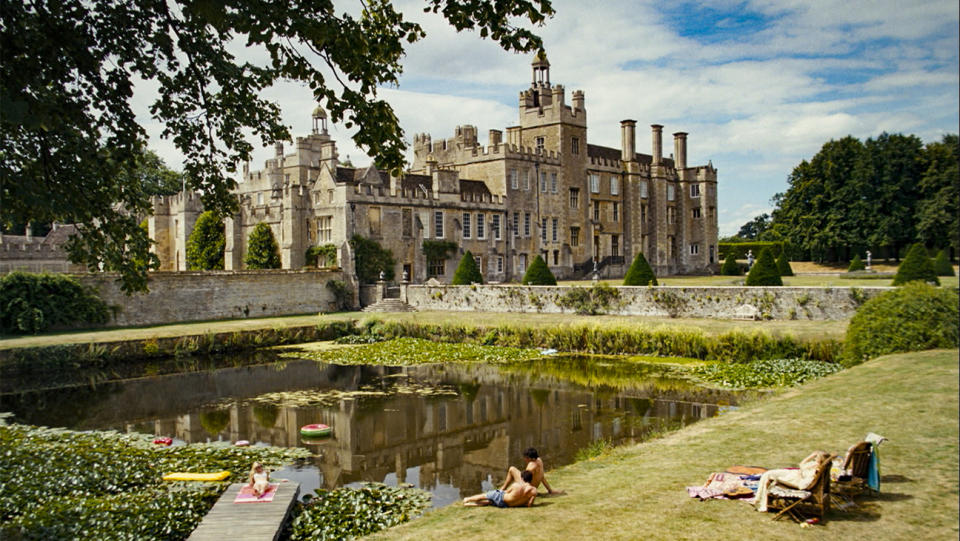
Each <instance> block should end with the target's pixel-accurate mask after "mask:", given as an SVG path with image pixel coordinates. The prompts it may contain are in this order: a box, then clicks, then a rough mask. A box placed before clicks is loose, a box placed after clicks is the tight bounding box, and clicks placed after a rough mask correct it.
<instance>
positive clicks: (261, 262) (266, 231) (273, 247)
mask: <svg viewBox="0 0 960 541" xmlns="http://www.w3.org/2000/svg"><path fill="white" fill-rule="evenodd" d="M243 261H244V263H246V264H247V268H248V269H279V268H280V250H279V247H278V246H277V239H275V238H274V237H273V231H272V230H271V229H270V226H269V225H267V224H265V223H263V222H260V223H258V224H257V225H256V226H254V228H253V231H251V232H250V237H249V238H247V256H246V257H245V258H244V260H243Z"/></svg>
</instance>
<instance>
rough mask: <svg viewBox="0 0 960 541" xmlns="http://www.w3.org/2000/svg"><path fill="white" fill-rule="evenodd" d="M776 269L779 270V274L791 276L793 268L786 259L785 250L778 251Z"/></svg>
mask: <svg viewBox="0 0 960 541" xmlns="http://www.w3.org/2000/svg"><path fill="white" fill-rule="evenodd" d="M777 270H778V271H779V272H780V276H793V269H792V268H791V267H790V260H789V259H787V252H786V250H784V251H782V252H780V257H778V258H777Z"/></svg>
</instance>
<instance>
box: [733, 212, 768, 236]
mask: <svg viewBox="0 0 960 541" xmlns="http://www.w3.org/2000/svg"><path fill="white" fill-rule="evenodd" d="M769 227H770V215H769V214H767V213H766V212H764V213H763V214H761V215H759V216H757V217H756V218H754V219H752V220H750V221H749V222H747V223H745V224H743V225H742V226H740V231H739V232H737V237H739V238H741V239H748V240H759V239H760V235H762V234H763V233H764V232H766V231H767V229H768V228H769Z"/></svg>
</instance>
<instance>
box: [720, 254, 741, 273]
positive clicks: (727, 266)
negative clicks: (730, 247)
mask: <svg viewBox="0 0 960 541" xmlns="http://www.w3.org/2000/svg"><path fill="white" fill-rule="evenodd" d="M720 274H722V275H724V276H740V274H741V270H740V264H739V263H737V257H736V255H734V253H733V251H730V252H727V258H726V259H724V260H723V265H721V266H720Z"/></svg>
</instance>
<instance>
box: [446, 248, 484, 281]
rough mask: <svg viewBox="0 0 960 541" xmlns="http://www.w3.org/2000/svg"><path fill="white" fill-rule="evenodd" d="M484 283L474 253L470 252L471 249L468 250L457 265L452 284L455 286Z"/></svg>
mask: <svg viewBox="0 0 960 541" xmlns="http://www.w3.org/2000/svg"><path fill="white" fill-rule="evenodd" d="M482 283H483V276H482V275H481V274H480V269H478V268H477V261H476V260H475V259H473V254H471V253H470V250H467V253H465V254H463V257H461V258H460V264H459V265H457V270H456V271H454V273H453V281H452V282H450V284H451V285H455V286H468V285H470V284H482Z"/></svg>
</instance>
